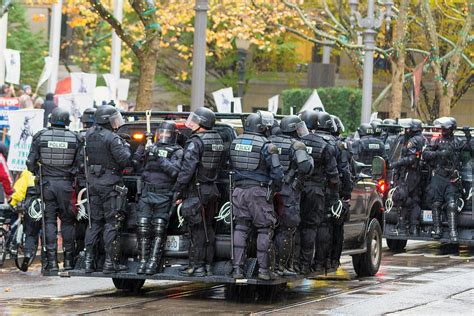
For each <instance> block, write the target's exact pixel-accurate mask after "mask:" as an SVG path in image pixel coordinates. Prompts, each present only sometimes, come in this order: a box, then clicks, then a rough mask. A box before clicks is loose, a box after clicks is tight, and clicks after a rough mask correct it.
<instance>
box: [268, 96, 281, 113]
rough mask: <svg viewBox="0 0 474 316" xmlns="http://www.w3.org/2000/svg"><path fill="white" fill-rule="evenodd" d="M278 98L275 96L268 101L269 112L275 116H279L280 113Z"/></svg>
mask: <svg viewBox="0 0 474 316" xmlns="http://www.w3.org/2000/svg"><path fill="white" fill-rule="evenodd" d="M278 97H279V95H278V94H277V95H275V96H273V97H271V98H270V99H268V111H269V112H272V113H273V114H277V112H278Z"/></svg>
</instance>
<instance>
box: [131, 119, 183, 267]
mask: <svg viewBox="0 0 474 316" xmlns="http://www.w3.org/2000/svg"><path fill="white" fill-rule="evenodd" d="M155 135H156V136H155V143H154V144H153V145H152V146H151V147H150V148H146V147H145V146H144V145H143V144H142V145H140V146H139V147H138V149H137V151H136V152H135V154H134V160H136V161H139V162H141V163H142V164H143V165H144V168H143V173H142V183H141V185H142V188H141V196H140V200H139V202H138V212H137V226H138V232H137V233H138V248H139V257H140V262H139V265H138V270H137V273H138V274H144V273H146V274H150V275H151V274H155V273H156V272H157V269H158V268H159V266H160V261H161V255H162V252H163V246H164V244H165V241H166V230H167V227H168V221H169V217H170V208H171V207H172V205H171V204H172V198H173V193H172V192H171V191H170V188H171V187H173V185H174V184H175V182H176V177H177V176H178V173H179V171H180V169H181V160H182V158H183V148H182V147H181V146H180V145H178V144H177V143H176V140H177V137H178V129H177V127H176V123H175V122H173V121H164V122H162V123H161V124H160V126H159V127H158V129H157V130H156V133H155ZM151 238H153V242H152V243H151V244H150V239H151ZM150 246H151V247H150ZM150 248H151V252H150V253H149V249H150Z"/></svg>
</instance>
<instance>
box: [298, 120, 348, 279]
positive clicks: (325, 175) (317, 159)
mask: <svg viewBox="0 0 474 316" xmlns="http://www.w3.org/2000/svg"><path fill="white" fill-rule="evenodd" d="M300 118H301V119H302V120H303V121H304V122H305V123H306V126H307V127H308V129H309V130H317V128H318V114H317V112H315V111H305V112H303V113H301V114H300ZM324 137H326V138H327V136H323V135H320V134H316V133H310V134H308V135H306V136H304V137H302V138H301V140H302V142H303V143H304V144H305V145H306V147H307V150H308V153H309V154H310V155H311V157H312V158H313V160H314V169H313V172H312V173H311V174H310V175H309V176H308V177H307V178H306V181H305V186H304V190H303V192H302V195H301V224H300V234H301V255H300V265H301V268H300V272H301V273H302V274H309V273H310V272H311V270H310V269H311V266H312V264H313V253H315V258H314V259H315V260H314V263H315V269H316V270H321V269H323V268H324V267H325V266H326V263H327V258H328V253H329V243H330V238H331V236H330V232H329V223H328V222H329V219H330V217H331V215H330V210H329V208H328V205H333V204H335V203H336V201H337V200H338V191H339V173H338V170H337V162H336V153H335V150H334V147H333V146H331V145H329V143H328V142H327V139H325V138H324ZM316 240H317V241H318V244H317V245H316ZM315 246H316V249H315Z"/></svg>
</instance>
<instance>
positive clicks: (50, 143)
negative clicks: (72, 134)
mask: <svg viewBox="0 0 474 316" xmlns="http://www.w3.org/2000/svg"><path fill="white" fill-rule="evenodd" d="M48 148H57V149H67V142H54V141H48Z"/></svg>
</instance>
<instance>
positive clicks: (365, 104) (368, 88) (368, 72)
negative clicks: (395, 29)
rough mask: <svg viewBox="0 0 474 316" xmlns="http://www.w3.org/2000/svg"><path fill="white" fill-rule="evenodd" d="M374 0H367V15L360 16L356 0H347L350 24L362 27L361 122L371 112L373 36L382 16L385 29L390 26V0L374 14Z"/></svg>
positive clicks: (367, 118)
mask: <svg viewBox="0 0 474 316" xmlns="http://www.w3.org/2000/svg"><path fill="white" fill-rule="evenodd" d="M374 2H375V1H374V0H368V1H367V16H366V17H365V18H362V15H361V13H360V12H359V11H357V7H358V4H359V1H358V0H349V7H350V9H351V17H350V20H351V24H352V26H354V24H355V22H356V21H357V25H358V26H359V27H360V28H362V29H364V53H365V54H364V78H363V84H362V111H361V123H369V121H370V114H371V112H372V87H373V72H374V51H375V36H376V35H377V32H378V29H379V28H380V26H381V25H382V22H383V18H384V17H385V19H386V26H387V30H388V29H389V28H390V19H391V16H392V6H393V1H392V0H386V1H385V7H386V10H385V13H382V12H380V11H379V12H378V15H377V17H376V16H375V12H374V11H375V10H374V6H375V4H374Z"/></svg>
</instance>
